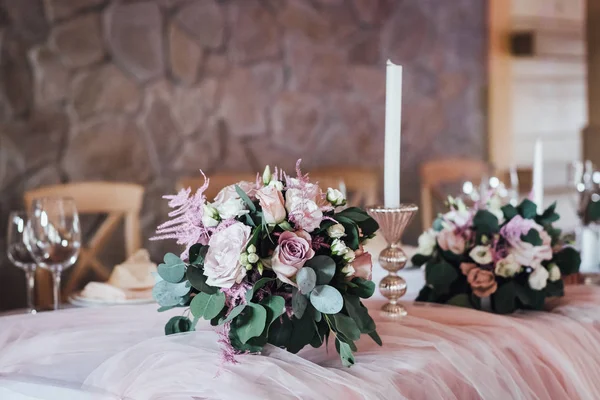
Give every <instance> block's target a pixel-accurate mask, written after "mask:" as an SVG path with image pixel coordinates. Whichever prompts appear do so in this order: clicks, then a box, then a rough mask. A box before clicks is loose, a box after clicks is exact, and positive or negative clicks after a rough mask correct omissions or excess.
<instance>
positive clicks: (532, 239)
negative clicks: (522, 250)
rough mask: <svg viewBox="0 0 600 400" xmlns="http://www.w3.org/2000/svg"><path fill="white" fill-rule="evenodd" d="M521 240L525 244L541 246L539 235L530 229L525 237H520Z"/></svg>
mask: <svg viewBox="0 0 600 400" xmlns="http://www.w3.org/2000/svg"><path fill="white" fill-rule="evenodd" d="M521 240H522V241H524V242H526V243H531V244H532V245H534V246H541V245H542V243H543V242H542V238H541V237H540V233H539V232H538V231H537V230H535V229H533V228H531V229H530V230H529V232H527V234H526V235H521Z"/></svg>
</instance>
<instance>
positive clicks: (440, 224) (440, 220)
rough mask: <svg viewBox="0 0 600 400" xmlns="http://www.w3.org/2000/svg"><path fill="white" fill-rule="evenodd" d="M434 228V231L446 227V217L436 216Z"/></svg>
mask: <svg viewBox="0 0 600 400" xmlns="http://www.w3.org/2000/svg"><path fill="white" fill-rule="evenodd" d="M432 228H433V230H434V231H436V232H440V231H441V230H442V229H444V219H443V218H441V217H438V218H436V219H435V221H433V225H432Z"/></svg>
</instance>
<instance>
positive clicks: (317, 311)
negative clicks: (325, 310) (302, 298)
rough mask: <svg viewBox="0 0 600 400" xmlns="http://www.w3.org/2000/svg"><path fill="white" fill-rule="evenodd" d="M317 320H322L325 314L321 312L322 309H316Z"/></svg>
mask: <svg viewBox="0 0 600 400" xmlns="http://www.w3.org/2000/svg"><path fill="white" fill-rule="evenodd" d="M314 317H315V322H321V319H322V318H323V314H322V313H321V311H319V310H315V314H314Z"/></svg>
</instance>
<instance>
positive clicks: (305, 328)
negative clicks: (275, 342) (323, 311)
mask: <svg viewBox="0 0 600 400" xmlns="http://www.w3.org/2000/svg"><path fill="white" fill-rule="evenodd" d="M292 324H293V330H292V333H291V335H290V341H289V343H288V345H287V350H288V351H289V352H290V353H297V352H299V351H300V350H302V348H303V347H304V346H306V345H307V344H310V342H312V338H313V337H314V335H316V334H317V331H316V329H315V324H314V322H313V318H312V315H310V312H305V313H304V315H303V316H302V318H300V319H298V318H296V317H295V316H294V317H292Z"/></svg>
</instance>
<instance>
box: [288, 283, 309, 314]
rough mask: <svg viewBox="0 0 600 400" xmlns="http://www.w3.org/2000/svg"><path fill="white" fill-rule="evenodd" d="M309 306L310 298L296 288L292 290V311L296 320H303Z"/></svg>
mask: <svg viewBox="0 0 600 400" xmlns="http://www.w3.org/2000/svg"><path fill="white" fill-rule="evenodd" d="M306 306H308V298H307V297H306V296H304V295H303V294H302V293H300V291H299V290H298V289H296V288H294V289H293V290H292V311H293V312H294V315H295V316H296V318H302V316H303V315H304V311H305V310H306Z"/></svg>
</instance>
